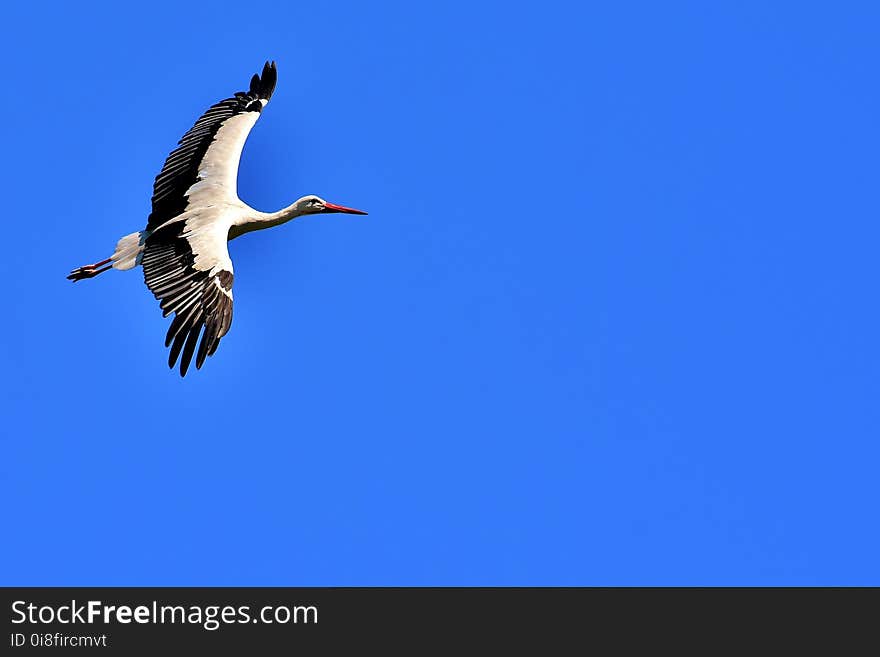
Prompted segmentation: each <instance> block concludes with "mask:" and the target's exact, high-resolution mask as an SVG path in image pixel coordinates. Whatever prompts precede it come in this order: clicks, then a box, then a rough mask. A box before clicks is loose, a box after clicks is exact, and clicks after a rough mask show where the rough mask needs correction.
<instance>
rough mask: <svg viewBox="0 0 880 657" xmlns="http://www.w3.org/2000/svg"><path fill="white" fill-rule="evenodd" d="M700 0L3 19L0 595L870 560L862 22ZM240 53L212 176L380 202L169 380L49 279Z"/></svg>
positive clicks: (285, 193)
mask: <svg viewBox="0 0 880 657" xmlns="http://www.w3.org/2000/svg"><path fill="white" fill-rule="evenodd" d="M710 4H711V6H708V5H707V3H704V2H696V1H694V2H673V3H655V2H621V3H575V2H569V3H562V2H553V1H544V2H540V3H533V4H519V5H517V4H516V3H513V4H511V3H502V2H497V3H490V2H473V1H472V2H449V3H444V4H443V6H442V7H434V8H431V9H427V8H426V7H424V6H423V5H421V4H419V3H412V2H395V3H388V2H379V3H363V2H334V3H306V4H303V3H280V2H279V3H270V2H261V3H247V2H235V3H230V4H229V5H227V6H225V7H222V6H221V5H220V4H218V3H213V4H212V5H211V7H210V8H209V9H208V10H205V8H204V7H203V6H201V5H195V4H193V5H192V6H191V7H188V6H187V3H182V4H181V3H179V2H173V3H172V2H165V1H162V0H157V1H155V2H150V3H142V4H141V5H140V6H139V7H133V6H125V5H120V4H118V3H112V4H103V5H88V4H86V5H83V6H73V5H69V4H66V3H65V4H64V5H61V4H60V3H59V4H52V3H49V4H48V5H40V6H36V7H30V6H29V7H27V8H26V5H24V4H21V5H19V6H18V7H17V8H13V9H7V10H6V16H5V19H4V20H5V21H6V25H7V31H6V36H5V38H4V40H3V41H2V42H0V51H2V64H0V67H2V74H3V84H4V86H5V88H6V89H7V96H6V102H5V103H4V108H3V110H2V112H3V121H2V126H3V128H2V130H3V144H4V150H5V157H4V158H2V164H0V167H2V171H0V173H2V179H3V180H4V204H5V209H4V215H5V221H4V224H3V225H4V229H5V233H4V235H3V240H2V246H0V249H2V258H0V267H2V280H3V288H4V289H3V307H4V312H3V317H4V321H3V322H2V324H0V343H2V359H3V373H4V376H3V378H2V382H0V398H2V402H0V403H2V416H3V434H4V435H3V438H2V446H3V449H2V454H3V455H2V458H0V475H2V485H0V498H2V500H3V502H2V525H3V535H4V538H3V541H2V542H0V564H2V566H0V580H2V582H0V583H2V584H40V585H48V584H70V585H75V584H82V585H86V584H94V585H128V584H137V585H154V584H155V585H160V584H163V585H346V584H348V585H384V584H387V585H422V584H439V585H447V584H462V585H477V584H480V585H496V584H497V585H512V584H526V585H533V584H534V585H537V584H549V585H558V584H573V585H588V584H611V585H632V584H652V585H653V584H795V585H799V584H875V585H877V584H880V563H878V560H877V555H878V554H880V528H878V523H877V507H878V501H880V500H878V498H880V478H878V475H877V472H878V461H880V446H878V442H880V441H878V439H880V404H878V396H880V385H878V379H880V371H878V370H880V358H878V356H880V350H878V346H877V342H878V336H880V311H878V273H877V262H878V256H877V251H878V240H880V228H878V193H877V189H878V164H877V163H878V159H877V158H878V152H880V133H878V111H880V107H878V101H880V93H878V82H877V66H878V62H880V46H878V43H877V29H878V25H880V20H878V19H880V9H878V8H877V5H876V3H867V2H865V3H845V4H843V5H842V4H840V3H830V2H828V3H808V4H806V5H805V4H804V3H795V2H775V3H766V2H742V1H739V2H722V3H710ZM769 5H772V6H769ZM821 5H824V6H821ZM268 58H272V59H275V60H276V61H277V62H278V71H279V84H278V89H277V91H276V94H275V96H274V98H273V100H272V103H271V104H270V105H269V107H268V108H267V110H266V112H265V113H264V115H263V117H262V118H261V119H260V121H259V123H258V124H257V126H256V128H255V130H254V132H253V133H252V135H251V138H250V140H249V142H248V144H247V146H246V148H245V152H244V156H243V159H242V169H241V174H240V178H239V192H240V195H241V197H242V198H243V199H244V200H246V201H247V202H249V203H250V204H252V205H253V206H255V207H257V208H259V209H263V210H274V209H277V208H278V207H281V206H283V205H286V204H288V203H290V202H291V201H292V200H294V199H295V198H297V197H299V196H301V195H303V194H307V193H315V194H319V195H321V196H324V197H326V198H327V199H329V200H331V201H335V202H337V203H342V204H346V205H352V206H355V207H362V208H365V209H367V210H369V212H370V215H369V217H363V218H362V217H350V216H342V215H337V216H327V217H312V218H308V219H303V220H299V221H295V222H293V223H292V224H289V225H287V226H284V227H282V228H279V229H274V230H270V231H266V232H264V233H258V234H254V235H249V236H246V237H243V238H242V239H240V240H238V241H236V242H234V243H233V244H232V245H231V249H230V252H231V255H232V258H233V260H234V262H235V268H236V273H235V304H236V305H235V320H234V322H233V326H232V330H231V332H230V333H229V335H228V336H227V337H226V338H224V340H223V343H222V345H221V347H220V349H219V351H218V352H217V354H216V355H215V356H214V357H213V358H211V359H209V361H208V362H207V364H206V365H205V367H204V368H203V369H202V370H201V371H200V372H194V373H193V375H191V376H188V377H187V378H186V379H185V380H182V379H181V378H180V377H179V375H178V374H177V373H176V372H173V371H170V370H169V369H168V368H167V367H166V364H165V360H166V358H167V351H166V350H165V349H163V339H164V335H165V331H166V328H167V320H163V319H162V317H161V314H160V312H159V310H158V306H157V302H156V301H155V300H154V299H153V297H152V295H151V294H150V293H149V291H148V290H147V289H146V288H145V287H144V285H143V281H142V277H141V274H140V271H139V270H138V271H137V272H125V273H119V272H111V273H109V274H106V275H104V276H102V277H100V278H98V279H95V280H93V281H86V282H84V283H78V284H76V285H72V284H71V283H69V282H68V281H66V280H65V278H64V277H65V275H66V274H67V272H68V271H69V270H70V269H71V268H73V267H75V266H77V265H81V264H83V263H86V262H92V261H94V260H96V259H100V258H103V257H106V256H107V255H108V254H109V253H110V252H111V251H112V248H113V246H114V244H115V241H116V239H117V238H118V237H119V236H121V235H123V234H126V233H129V232H131V231H135V230H139V229H140V228H142V227H143V226H144V224H145V220H146V216H147V214H148V212H149V198H150V192H151V185H152V181H153V177H154V176H155V175H156V173H157V172H158V170H159V168H160V167H161V164H162V162H163V160H164V158H165V155H166V154H167V152H168V151H169V150H170V149H171V148H172V147H173V146H174V145H175V143H176V141H177V140H178V138H179V137H180V136H181V135H182V134H183V132H184V131H186V130H187V129H188V128H189V127H190V125H191V124H192V123H193V121H194V120H195V119H196V118H197V117H198V115H199V114H200V113H201V112H202V110H204V109H205V108H206V107H207V106H208V105H209V104H211V103H213V102H215V101H216V100H219V99H220V98H222V97H224V96H226V95H228V94H229V93H230V92H233V91H236V90H238V89H241V88H244V87H246V85H247V82H248V80H249V78H250V76H251V75H252V74H253V73H254V72H256V71H258V70H259V68H260V67H261V66H262V64H263V61H264V60H266V59H268Z"/></svg>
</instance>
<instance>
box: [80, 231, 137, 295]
mask: <svg viewBox="0 0 880 657" xmlns="http://www.w3.org/2000/svg"><path fill="white" fill-rule="evenodd" d="M147 235H148V233H147V231H145V230H142V231H140V232H137V233H131V234H129V235H126V236H125V237H123V238H122V239H120V240H119V241H118V242H117V243H116V251H115V252H114V253H113V255H112V256H110V257H109V258H107V259H106V260H102V261H101V262H96V263H95V264H93V265H83V266H82V267H77V268H76V269H74V270H73V271H72V272H70V273H69V274H68V275H67V278H68V280H71V281H73V282H74V283H76V282H77V281H81V280H83V279H86V278H94V277H95V276H97V275H98V274H101V273H103V272H105V271H107V270H108V269H110V268H113V269H122V270H125V269H132V268H133V267H136V266H137V265H139V264H140V262H141V254H142V253H143V251H144V242H145V241H146V239H147Z"/></svg>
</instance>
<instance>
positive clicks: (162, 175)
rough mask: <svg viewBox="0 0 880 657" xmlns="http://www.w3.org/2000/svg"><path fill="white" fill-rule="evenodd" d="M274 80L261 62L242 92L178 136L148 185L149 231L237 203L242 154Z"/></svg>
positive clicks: (273, 72)
mask: <svg viewBox="0 0 880 657" xmlns="http://www.w3.org/2000/svg"><path fill="white" fill-rule="evenodd" d="M277 79H278V74H277V71H276V69H275V62H266V64H265V66H263V72H262V74H261V75H254V77H253V79H251V86H250V89H249V90H248V91H247V92H244V91H239V92H238V93H236V94H235V95H234V96H233V97H232V98H226V99H225V100H221V101H220V102H219V103H217V104H216V105H212V106H211V107H210V108H209V109H208V111H207V112H205V113H204V114H203V115H202V117H201V118H200V119H199V120H198V121H196V124H195V125H194V126H193V127H192V128H190V130H189V131H188V132H187V133H186V134H185V135H184V136H183V138H182V139H181V140H180V141H179V142H178V144H179V145H178V147H177V148H175V149H174V150H173V151H171V154H170V155H169V156H168V158H167V159H166V160H165V165H164V166H163V167H162V171H161V172H159V175H158V176H156V181H155V183H154V184H153V211H152V212H151V213H150V217H149V219H148V220H147V230H148V231H152V230H155V229H156V228H158V227H159V226H161V225H162V224H164V223H165V222H166V221H168V220H169V219H173V218H174V217H176V216H177V215H179V214H181V213H182V212H185V211H186V210H189V209H193V208H195V207H204V206H207V205H213V204H216V203H218V202H223V201H235V200H237V198H238V195H237V191H236V190H237V178H238V162H239V159H240V158H241V149H242V148H243V147H244V142H245V140H246V139H247V136H248V134H249V133H250V131H251V128H253V127H254V124H255V123H256V122H257V119H258V118H259V117H260V112H261V111H262V110H263V107H265V106H266V103H268V102H269V99H270V98H271V97H272V92H273V91H275V83H276V81H277Z"/></svg>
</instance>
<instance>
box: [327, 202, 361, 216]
mask: <svg viewBox="0 0 880 657" xmlns="http://www.w3.org/2000/svg"><path fill="white" fill-rule="evenodd" d="M324 212H344V213H345V214H367V213H366V212H364V211H363V210H355V209H354V208H347V207H345V206H344V205H336V204H335V203H327V202H325V203H324Z"/></svg>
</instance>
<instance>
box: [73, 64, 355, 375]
mask: <svg viewBox="0 0 880 657" xmlns="http://www.w3.org/2000/svg"><path fill="white" fill-rule="evenodd" d="M277 79H278V74H277V71H276V68H275V62H271V63H270V62H266V64H265V66H263V72H262V73H261V74H260V75H254V77H253V78H252V79H251V85H250V89H249V90H248V91H239V92H237V93H236V94H234V95H233V96H232V97H231V98H226V99H225V100H221V101H220V102H219V103H216V104H215V105H212V106H211V107H209V108H208V110H207V111H206V112H205V113H204V114H203V115H202V116H201V118H200V119H199V120H198V121H196V123H195V125H194V126H193V127H192V128H190V130H189V131H188V132H187V133H186V134H185V135H183V138H182V139H181V140H180V141H179V142H178V146H177V148H175V149H174V150H173V151H171V154H170V155H169V156H168V158H167V159H166V160H165V165H164V166H163V167H162V171H160V172H159V175H158V176H156V181H155V182H154V183H153V198H152V204H153V205H152V212H151V213H150V216H149V217H148V218H147V226H146V228H144V229H143V230H141V231H138V232H136V233H131V234H129V235H126V236H125V237H123V238H121V239H120V240H119V241H118V242H117V243H116V250H115V251H114V253H113V255H112V256H110V257H109V258H107V259H106V260H102V261H101V262H96V263H94V264H92V265H84V266H82V267H78V268H76V269H74V270H73V271H72V272H70V274H69V275H68V276H67V278H68V279H70V280H71V281H74V282H76V281H80V280H83V279H86V278H93V277H95V276H97V275H98V274H100V273H102V272H105V271H107V270H108V269H120V270H127V269H134V268H135V267H137V266H138V265H140V266H142V267H143V269H144V282H145V283H146V284H147V287H148V288H150V291H151V292H152V293H153V294H154V295H155V297H156V298H157V299H158V300H159V301H160V307H161V308H162V311H163V317H168V315H170V314H172V313H174V318H173V319H172V321H171V326H170V327H169V329H168V334H167V335H166V336H165V346H166V347H169V346H170V347H171V351H170V353H169V355H168V366H169V367H171V368H172V369H173V368H174V365H175V364H176V363H177V360H178V357H179V358H180V375H181V376H185V375H186V372H187V369H189V365H190V363H191V362H192V358H193V355H195V358H196V369H200V368H201V367H202V365H203V364H204V362H205V358H207V357H208V356H211V355H213V354H214V352H215V351H217V346H218V345H219V344H220V339H221V338H222V337H223V336H224V335H226V333H227V332H228V331H229V327H230V325H231V324H232V280H233V275H232V260H230V258H229V251H228V250H227V248H226V244H227V242H228V241H229V240H233V239H235V238H236V237H238V236H240V235H244V234H245V233H249V232H251V231H255V230H262V229H263V228H271V227H272V226H278V225H280V224H283V223H285V222H288V221H290V220H291V219H295V218H297V217H301V216H303V215H308V214H327V213H331V212H345V213H348V214H367V213H366V212H363V211H362V210H355V209H353V208H347V207H345V206H342V205H336V204H335V203H330V202H328V201H325V200H324V199H322V198H319V197H317V196H311V195H310V196H303V197H302V198H301V199H299V200H297V201H295V202H294V203H293V204H291V205H289V206H287V207H286V208H283V209H281V210H279V211H278V212H260V211H258V210H254V209H253V208H252V207H250V206H249V205H247V204H246V203H244V202H242V201H241V200H240V199H239V198H238V192H237V177H238V162H239V159H240V158H241V150H242V148H243V147H244V143H245V140H246V139H247V136H248V134H249V133H250V131H251V128H253V127H254V124H255V123H256V122H257V119H258V118H260V113H261V112H262V111H263V108H264V107H265V106H266V104H267V103H268V102H269V99H270V98H271V97H272V92H273V91H274V90H275V82H276V81H277ZM199 335H201V341H199ZM197 345H198V351H197V350H196V346H197Z"/></svg>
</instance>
